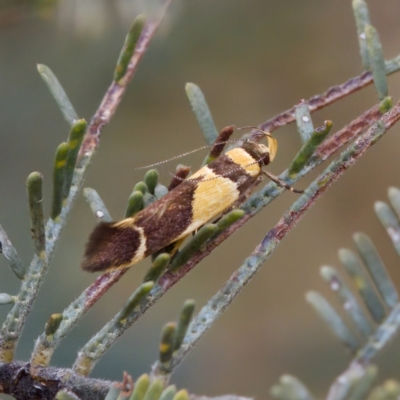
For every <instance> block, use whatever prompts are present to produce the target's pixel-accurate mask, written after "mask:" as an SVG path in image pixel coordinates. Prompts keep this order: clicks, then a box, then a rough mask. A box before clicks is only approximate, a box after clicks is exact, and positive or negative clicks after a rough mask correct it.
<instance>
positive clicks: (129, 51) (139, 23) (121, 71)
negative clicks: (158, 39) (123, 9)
mask: <svg viewBox="0 0 400 400" xmlns="http://www.w3.org/2000/svg"><path fill="white" fill-rule="evenodd" d="M145 23H146V17H145V16H144V15H138V16H137V17H136V18H135V20H134V21H133V23H132V26H131V28H130V29H129V32H128V34H127V35H126V38H125V43H124V46H123V47H122V50H121V53H120V55H119V58H118V62H117V65H116V67H115V72H114V81H115V82H119V81H120V80H121V79H122V78H123V77H124V76H125V74H126V71H127V69H128V66H129V62H130V61H131V58H132V56H133V53H134V51H135V48H136V45H137V42H138V40H139V38H140V35H141V33H142V31H143V28H144V25H145Z"/></svg>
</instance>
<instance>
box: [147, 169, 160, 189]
mask: <svg viewBox="0 0 400 400" xmlns="http://www.w3.org/2000/svg"><path fill="white" fill-rule="evenodd" d="M144 181H145V183H146V185H147V188H148V191H149V193H150V194H152V195H154V190H155V188H156V186H157V183H158V172H157V170H156V169H150V170H149V171H147V172H146V175H145V176H144Z"/></svg>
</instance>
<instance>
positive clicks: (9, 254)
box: [0, 225, 25, 279]
mask: <svg viewBox="0 0 400 400" xmlns="http://www.w3.org/2000/svg"><path fill="white" fill-rule="evenodd" d="M0 252H1V253H3V254H4V257H5V258H6V260H7V261H8V265H9V266H10V268H11V270H12V271H13V272H14V274H15V275H16V276H17V278H19V279H23V277H24V275H25V267H24V265H23V264H22V261H21V259H20V258H19V255H18V253H17V250H16V249H15V247H14V246H13V245H12V243H11V240H10V239H9V238H8V236H7V234H6V231H5V230H4V229H3V227H2V226H1V225H0Z"/></svg>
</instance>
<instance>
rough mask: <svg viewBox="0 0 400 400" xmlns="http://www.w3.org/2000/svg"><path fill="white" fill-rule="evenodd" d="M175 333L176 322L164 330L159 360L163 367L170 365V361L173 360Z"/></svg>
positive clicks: (166, 326)
mask: <svg viewBox="0 0 400 400" xmlns="http://www.w3.org/2000/svg"><path fill="white" fill-rule="evenodd" d="M175 332H176V324H175V322H169V323H168V324H166V325H165V326H164V328H163V330H162V334H161V343H160V353H159V358H160V362H161V364H163V365H165V364H166V363H168V361H170V360H171V358H172V353H173V351H174V339H175Z"/></svg>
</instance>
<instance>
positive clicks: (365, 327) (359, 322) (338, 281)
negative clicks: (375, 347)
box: [321, 266, 373, 338]
mask: <svg viewBox="0 0 400 400" xmlns="http://www.w3.org/2000/svg"><path fill="white" fill-rule="evenodd" d="M321 276H322V278H323V279H324V280H325V281H326V282H328V284H329V286H330V288H331V289H332V290H333V291H334V292H336V293H337V295H338V297H339V299H340V301H341V302H342V304H343V308H344V309H345V311H346V312H347V313H348V314H349V315H350V317H351V319H352V320H353V322H354V324H355V325H356V327H357V329H358V330H359V331H360V332H361V333H362V335H363V336H364V338H368V337H369V335H370V334H371V332H372V329H373V327H372V324H371V323H370V322H369V320H368V318H367V316H366V315H365V313H364V311H363V310H362V309H361V307H360V306H359V305H358V303H357V300H356V299H355V297H354V296H353V294H352V292H351V290H350V289H349V288H348V287H347V285H346V284H345V283H344V282H343V280H342V278H341V277H340V275H339V274H338V272H337V271H336V270H335V269H334V268H332V267H329V266H323V267H322V268H321Z"/></svg>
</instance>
